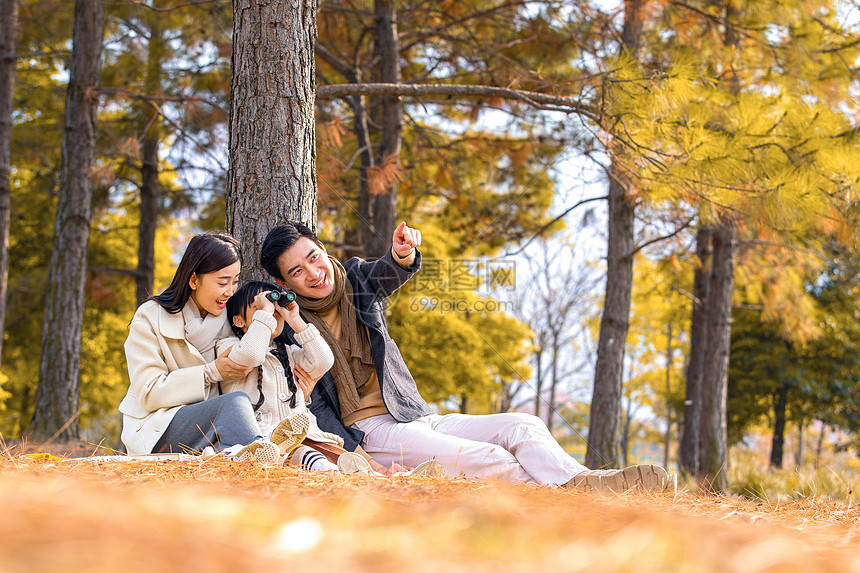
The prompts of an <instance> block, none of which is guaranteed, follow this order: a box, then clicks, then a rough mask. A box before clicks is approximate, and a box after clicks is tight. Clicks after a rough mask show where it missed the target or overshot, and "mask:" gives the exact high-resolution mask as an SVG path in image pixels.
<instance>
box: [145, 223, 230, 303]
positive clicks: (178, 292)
mask: <svg viewBox="0 0 860 573" xmlns="http://www.w3.org/2000/svg"><path fill="white" fill-rule="evenodd" d="M236 261H239V262H240V263H241V261H242V248H241V247H240V246H239V241H237V240H236V239H234V238H233V237H232V236H230V235H228V234H227V233H202V234H200V235H195V236H194V237H192V238H191V240H190V241H189V242H188V247H187V248H186V249H185V253H184V254H183V255H182V260H181V261H179V266H178V267H176V273H175V274H174V275H173V281H172V282H171V283H170V286H168V287H167V288H166V289H165V290H164V292H162V293H161V294H160V295H157V296H154V297H152V299H153V300H154V301H156V302H157V303H158V304H160V305H161V306H162V308H164V310H166V311H167V312H169V313H171V314H175V313H177V312H179V311H180V310H182V307H183V306H185V303H186V302H188V299H189V298H191V285H190V284H189V282H190V281H191V275H193V274H197V275H198V276H199V275H205V274H207V273H214V272H215V271H218V270H221V269H223V268H224V267H229V266H230V265H232V264H233V263H235V262H236Z"/></svg>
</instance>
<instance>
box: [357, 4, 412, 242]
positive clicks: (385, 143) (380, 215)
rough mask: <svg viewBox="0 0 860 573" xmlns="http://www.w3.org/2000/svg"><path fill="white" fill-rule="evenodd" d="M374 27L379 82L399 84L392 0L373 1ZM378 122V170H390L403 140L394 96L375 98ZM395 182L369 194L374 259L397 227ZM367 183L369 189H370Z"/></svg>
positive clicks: (395, 164)
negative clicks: (371, 201) (371, 211)
mask: <svg viewBox="0 0 860 573" xmlns="http://www.w3.org/2000/svg"><path fill="white" fill-rule="evenodd" d="M374 13H375V16H376V30H375V35H374V46H373V55H374V60H375V61H378V62H379V67H378V70H379V82H380V83H386V84H399V83H400V80H401V74H400V42H399V40H398V37H397V7H396V6H395V2H394V0H376V3H375V6H374ZM375 107H376V111H377V113H378V117H379V121H378V124H379V125H381V126H382V137H381V139H380V145H379V154H378V156H379V162H378V165H377V167H379V168H380V169H391V168H396V167H399V165H400V147H401V144H402V140H403V105H402V104H401V102H400V97H399V96H396V95H383V96H381V97H379V98H378V99H377V101H376V106H375ZM398 184H399V183H398V181H396V180H395V181H394V182H393V183H391V184H389V185H386V186H385V188H384V189H382V190H381V191H382V192H378V193H376V194H375V196H374V197H373V231H374V232H373V235H372V242H371V243H370V244H369V245H368V244H365V245H364V249H365V252H366V253H367V255H368V256H370V257H373V258H378V257H381V256H383V255H384V254H385V253H386V251H388V249H389V248H390V247H391V244H390V243H391V232H392V231H393V230H394V228H395V227H396V226H397V223H396V220H397V186H398ZM373 187H374V186H373V185H371V190H373Z"/></svg>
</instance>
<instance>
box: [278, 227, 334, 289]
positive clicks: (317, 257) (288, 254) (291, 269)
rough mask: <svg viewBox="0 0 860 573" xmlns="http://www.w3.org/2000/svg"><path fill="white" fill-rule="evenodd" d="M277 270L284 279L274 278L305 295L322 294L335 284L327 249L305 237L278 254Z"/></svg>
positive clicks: (280, 283) (285, 286)
mask: <svg viewBox="0 0 860 573" xmlns="http://www.w3.org/2000/svg"><path fill="white" fill-rule="evenodd" d="M278 270H280V271H281V276H283V277H284V280H280V279H275V281H276V282H277V283H278V284H279V285H281V286H282V287H284V288H288V289H292V290H293V291H295V292H296V294H299V295H301V296H303V297H306V298H325V297H326V296H328V295H329V293H331V291H332V289H333V288H334V268H333V267H332V265H331V261H330V260H329V258H328V253H327V252H326V250H325V248H323V247H322V246H320V245H318V244H316V243H315V242H313V241H312V240H310V239H308V238H307V237H300V238H299V240H298V241H296V242H295V243H294V244H293V246H292V247H290V248H289V249H287V250H286V251H284V252H283V253H282V254H281V256H280V257H278Z"/></svg>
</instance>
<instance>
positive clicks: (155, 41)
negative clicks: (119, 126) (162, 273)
mask: <svg viewBox="0 0 860 573" xmlns="http://www.w3.org/2000/svg"><path fill="white" fill-rule="evenodd" d="M159 17H160V16H158V15H157V14H156V15H155V17H152V18H151V19H150V26H149V53H148V54H147V70H146V83H145V92H146V95H148V96H154V95H157V94H158V93H160V92H161V68H162V59H163V58H164V40H163V38H162V34H161V26H160V25H159ZM143 106H144V107H143V108H142V110H141V131H142V132H143V146H142V159H143V162H142V165H141V168H140V174H141V182H140V227H139V230H138V251H137V272H136V273H135V286H136V292H137V304H138V305H141V304H143V302H144V301H146V300H147V299H148V298H149V297H150V296H152V295H153V294H154V293H153V288H154V284H155V228H156V225H157V222H158V196H159V193H160V191H159V186H158V143H159V139H160V136H161V130H160V129H159V127H160V124H161V122H160V119H161V118H160V116H159V114H158V110H156V109H155V107H153V106H151V105H148V104H146V103H144V104H143Z"/></svg>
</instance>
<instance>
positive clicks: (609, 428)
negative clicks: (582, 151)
mask: <svg viewBox="0 0 860 573" xmlns="http://www.w3.org/2000/svg"><path fill="white" fill-rule="evenodd" d="M633 220H634V213H633V203H632V201H631V200H630V199H629V198H628V196H627V191H626V186H625V185H624V184H623V183H622V182H621V181H619V180H618V179H617V178H615V179H610V181H609V245H608V252H607V257H606V296H605V298H604V302H603V315H602V316H601V319H600V337H599V339H598V342H597V365H596V366H595V369H594V370H595V371H594V392H593V395H592V399H591V414H590V419H589V424H588V451H587V453H586V454H585V465H586V466H588V467H590V468H596V467H603V466H608V467H617V466H618V428H619V418H620V416H621V392H622V384H621V381H622V376H623V374H624V344H625V340H626V339H627V329H628V326H629V322H630V293H631V290H632V286H633V257H632V256H631V253H632V252H633V243H634V236H633Z"/></svg>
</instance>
